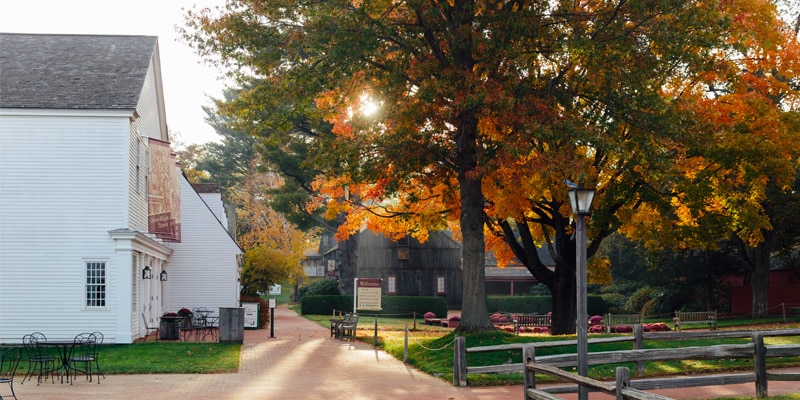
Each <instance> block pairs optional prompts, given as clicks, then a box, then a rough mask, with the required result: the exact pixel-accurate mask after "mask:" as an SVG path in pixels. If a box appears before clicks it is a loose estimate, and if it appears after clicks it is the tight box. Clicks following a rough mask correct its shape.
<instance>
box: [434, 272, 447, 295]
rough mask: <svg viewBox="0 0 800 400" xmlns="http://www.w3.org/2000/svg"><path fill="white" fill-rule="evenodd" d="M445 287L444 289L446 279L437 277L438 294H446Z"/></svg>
mask: <svg viewBox="0 0 800 400" xmlns="http://www.w3.org/2000/svg"><path fill="white" fill-rule="evenodd" d="M446 293H447V292H445V287H444V277H443V276H437V277H436V294H446Z"/></svg>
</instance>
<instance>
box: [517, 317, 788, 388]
mask: <svg viewBox="0 0 800 400" xmlns="http://www.w3.org/2000/svg"><path fill="white" fill-rule="evenodd" d="M781 332H784V333H785V332H792V333H791V334H781V335H780V336H796V335H800V330H784V331H781ZM765 333H767V332H752V333H751V339H752V342H751V343H748V344H741V345H714V346H695V347H683V348H676V349H634V350H622V351H607V352H596V353H589V363H590V364H595V365H597V364H615V363H620V362H631V361H635V362H641V361H661V360H697V359H702V360H708V359H741V358H752V359H753V360H754V367H753V372H752V373H735V374H719V375H709V376H696V377H680V378H675V377H667V378H652V379H639V380H632V381H631V380H629V371H627V368H623V369H622V370H620V369H617V382H616V384H613V383H606V382H600V381H596V380H593V379H590V378H586V377H580V376H577V375H575V374H573V373H570V372H566V371H563V370H561V369H559V367H563V366H574V365H575V362H577V357H576V356H575V355H564V356H545V357H538V358H537V357H536V347H537V345H535V344H530V345H528V346H526V347H524V348H523V360H524V361H525V362H524V366H525V370H524V371H523V372H524V379H525V385H524V386H525V398H526V399H549V400H552V399H555V398H557V397H553V396H552V395H554V394H556V393H575V392H577V391H578V386H577V385H573V386H556V387H548V388H546V389H541V390H540V389H536V375H535V373H536V372H539V373H544V374H548V375H551V376H555V377H557V378H559V379H560V380H563V381H566V382H572V383H577V384H578V385H580V386H584V387H586V388H588V389H589V390H590V391H601V392H604V393H608V394H612V395H616V396H617V398H622V397H621V396H624V397H626V398H632V399H656V398H664V397H663V396H661V397H654V396H657V395H654V394H652V393H646V392H642V391H643V390H652V389H671V388H683V387H697V386H711V385H729V384H737V383H749V382H754V383H755V388H756V395H757V396H758V397H759V398H762V397H767V392H768V391H767V382H768V381H769V380H787V381H798V382H800V373H780V374H774V373H773V374H771V373H768V372H767V361H766V360H767V358H773V357H796V356H800V345H773V346H766V345H764V336H765ZM770 335H771V336H777V335H776V334H775V333H774V332H772V333H771V334H770ZM626 376H627V377H628V378H627V379H628V381H627V383H626V381H625V378H624V377H626ZM620 377H623V379H622V381H621V378H620ZM628 388H630V389H635V390H633V391H626V389H628ZM543 393H547V395H544V394H543Z"/></svg>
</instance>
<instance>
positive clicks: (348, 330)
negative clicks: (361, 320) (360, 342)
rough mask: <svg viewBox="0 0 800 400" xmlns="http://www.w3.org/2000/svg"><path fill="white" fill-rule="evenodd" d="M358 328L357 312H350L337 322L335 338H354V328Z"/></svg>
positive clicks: (349, 339) (350, 339) (351, 339)
mask: <svg viewBox="0 0 800 400" xmlns="http://www.w3.org/2000/svg"><path fill="white" fill-rule="evenodd" d="M357 329H358V314H350V315H349V316H346V317H345V319H343V320H342V321H340V322H339V323H337V326H336V338H337V339H340V340H341V339H347V340H348V341H355V340H356V330H357Z"/></svg>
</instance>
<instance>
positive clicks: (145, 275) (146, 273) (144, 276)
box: [142, 266, 153, 279]
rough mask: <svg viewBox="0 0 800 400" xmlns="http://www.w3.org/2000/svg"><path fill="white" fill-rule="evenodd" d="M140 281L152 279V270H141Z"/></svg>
mask: <svg viewBox="0 0 800 400" xmlns="http://www.w3.org/2000/svg"><path fill="white" fill-rule="evenodd" d="M142 279H153V270H152V269H150V267H147V266H146V267H144V269H143V270H142Z"/></svg>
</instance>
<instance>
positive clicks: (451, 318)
mask: <svg viewBox="0 0 800 400" xmlns="http://www.w3.org/2000/svg"><path fill="white" fill-rule="evenodd" d="M450 321H461V316H460V315H453V316H452V317H450Z"/></svg>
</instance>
